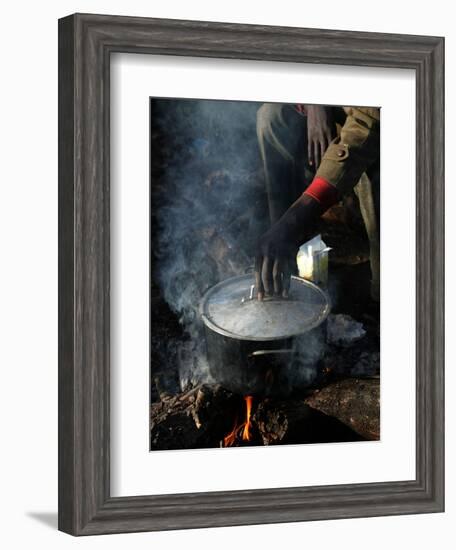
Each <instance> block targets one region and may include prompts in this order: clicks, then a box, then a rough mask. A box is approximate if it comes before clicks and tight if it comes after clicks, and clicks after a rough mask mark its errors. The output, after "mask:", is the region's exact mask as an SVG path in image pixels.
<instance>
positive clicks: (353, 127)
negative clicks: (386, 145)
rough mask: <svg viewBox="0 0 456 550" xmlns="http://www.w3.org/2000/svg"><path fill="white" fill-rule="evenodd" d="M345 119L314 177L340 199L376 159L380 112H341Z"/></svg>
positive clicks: (365, 110)
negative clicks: (333, 190) (327, 184)
mask: <svg viewBox="0 0 456 550" xmlns="http://www.w3.org/2000/svg"><path fill="white" fill-rule="evenodd" d="M345 110H346V112H347V118H346V120H345V123H344V125H343V127H342V129H341V131H340V136H338V137H337V138H336V139H334V140H333V141H332V142H331V143H330V145H329V147H328V149H327V150H326V152H325V154H324V155H323V158H322V161H321V163H320V166H319V168H318V170H317V173H316V177H317V178H322V179H324V180H326V181H327V182H329V183H331V184H332V185H334V186H335V187H336V188H337V189H338V190H339V191H340V193H341V194H342V195H344V194H345V193H347V192H349V191H350V190H351V189H353V187H354V186H355V185H356V184H357V183H358V181H359V178H360V177H361V175H362V174H363V172H365V171H366V170H367V169H368V168H369V166H370V165H371V164H373V163H374V162H375V161H376V160H378V159H379V157H380V109H379V108H369V107H367V108H361V107H360V108H354V107H350V108H347V109H345Z"/></svg>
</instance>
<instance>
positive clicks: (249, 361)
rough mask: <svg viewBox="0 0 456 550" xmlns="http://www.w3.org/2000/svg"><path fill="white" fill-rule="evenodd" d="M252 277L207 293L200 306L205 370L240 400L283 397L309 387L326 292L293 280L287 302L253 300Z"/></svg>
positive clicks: (315, 373)
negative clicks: (205, 348)
mask: <svg viewBox="0 0 456 550" xmlns="http://www.w3.org/2000/svg"><path fill="white" fill-rule="evenodd" d="M255 290H256V289H255V283H254V279H253V276H252V274H246V275H240V276H237V277H231V278H229V279H227V280H225V281H222V282H221V283H218V284H217V285H215V286H213V287H212V288H210V289H209V290H208V291H207V292H206V293H205V295H204V296H203V298H202V300H201V303H200V314H201V317H202V320H203V322H204V324H205V335H206V344H207V359H208V363H209V370H210V373H211V375H212V377H213V378H214V380H215V381H216V382H218V383H219V384H221V385H222V386H223V387H225V388H226V389H228V390H230V391H232V392H234V393H237V394H241V395H261V396H265V395H286V394H289V393H290V392H291V391H293V390H298V389H303V388H305V387H308V386H311V385H313V384H314V383H315V381H316V380H317V379H318V377H319V374H320V373H319V368H318V363H319V359H320V358H321V356H322V354H323V351H324V345H325V340H326V323H325V321H326V318H327V316H328V314H329V311H330V301H329V297H328V295H327V293H326V292H325V291H324V290H323V289H321V288H319V287H318V286H317V285H315V284H313V283H311V282H309V281H306V280H305V279H301V278H300V277H295V276H293V277H292V278H291V284H290V292H289V297H288V298H279V297H269V298H265V299H264V300H263V301H258V300H257V299H256V292H255Z"/></svg>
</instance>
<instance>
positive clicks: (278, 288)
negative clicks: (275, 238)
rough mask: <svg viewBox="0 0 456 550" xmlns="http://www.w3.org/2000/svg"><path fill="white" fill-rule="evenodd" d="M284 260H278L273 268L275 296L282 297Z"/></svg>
mask: <svg viewBox="0 0 456 550" xmlns="http://www.w3.org/2000/svg"><path fill="white" fill-rule="evenodd" d="M283 265H284V259H283V258H276V259H275V260H274V265H273V267H272V282H273V285H274V294H275V295H276V296H280V295H281V294H282V273H283Z"/></svg>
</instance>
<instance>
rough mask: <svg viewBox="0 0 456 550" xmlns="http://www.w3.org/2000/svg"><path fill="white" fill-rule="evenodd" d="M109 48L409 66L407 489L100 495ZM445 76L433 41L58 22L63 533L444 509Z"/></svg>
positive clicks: (212, 26) (105, 412)
mask: <svg viewBox="0 0 456 550" xmlns="http://www.w3.org/2000/svg"><path fill="white" fill-rule="evenodd" d="M112 52H132V53H154V54H164V55H186V56H189V55H191V56H202V57H219V58H234V59H255V60H267V61H292V62H297V63H331V64H338V65H359V66H372V67H398V68H407V69H414V70H415V71H416V92H417V109H416V145H417V161H416V208H417V215H416V223H417V250H416V266H417V279H416V300H417V302H416V312H417V318H416V331H417V345H416V472H417V474H416V479H415V480H408V481H399V482H385V483H365V484H352V485H333V486H321V487H295V488H286V489H285V488H283V489H262V490H252V491H226V492H217V493H196V494H179V495H154V496H140V497H121V498H113V497H111V496H110V489H109V485H110V471H109V453H110V450H109V440H110V435H109V429H110V428H109V426H110V422H109V407H110V394H109V392H110V389H109V365H110V358H109V60H110V54H111V53H112ZM443 77H444V40H443V38H437V37H429V36H407V35H393V34H377V33H364V32H343V31H331V30H316V29H300V28H283V27H264V26H258V25H236V24H225V23H204V22H197V21H178V20H160V19H145V18H137V17H118V16H98V15H82V14H77V15H72V16H69V17H66V18H63V19H61V20H60V21H59V529H61V530H62V531H65V532H67V533H71V534H73V535H90V534H99V533H120V532H133V531H152V530H163V529H184V528H192V527H211V526H226V525H246V524H257V523H275V522H289V521H303V520H317V519H330V518H348V517H361V516H379V515H388V514H412V513H426V512H440V511H443V509H444V447H443V446H444V412H443V399H444V392H443V374H444V357H443V354H444V310H443V307H444V220H443V205H444V149H443V147H444V80H443ZM397 368H400V365H397Z"/></svg>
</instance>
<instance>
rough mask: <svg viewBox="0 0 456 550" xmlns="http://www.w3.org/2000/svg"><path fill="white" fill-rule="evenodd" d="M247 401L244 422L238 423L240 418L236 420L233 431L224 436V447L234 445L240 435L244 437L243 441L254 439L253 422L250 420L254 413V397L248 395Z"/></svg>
mask: <svg viewBox="0 0 456 550" xmlns="http://www.w3.org/2000/svg"><path fill="white" fill-rule="evenodd" d="M244 399H245V403H246V419H245V422H243V423H242V424H238V419H237V417H236V420H235V422H234V427H233V429H232V430H231V432H230V433H229V434H228V435H226V436H225V437H224V438H223V446H224V447H232V446H233V445H234V444H235V443H236V439H237V438H238V437H240V438H242V440H243V441H250V440H251V439H252V433H251V428H252V423H251V421H250V416H251V413H252V401H253V397H252V396H251V395H248V396H247V397H245V398H244Z"/></svg>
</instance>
